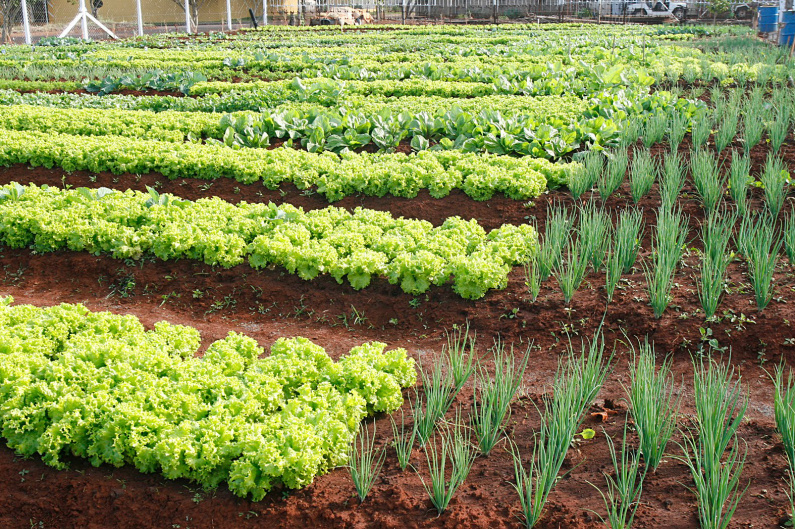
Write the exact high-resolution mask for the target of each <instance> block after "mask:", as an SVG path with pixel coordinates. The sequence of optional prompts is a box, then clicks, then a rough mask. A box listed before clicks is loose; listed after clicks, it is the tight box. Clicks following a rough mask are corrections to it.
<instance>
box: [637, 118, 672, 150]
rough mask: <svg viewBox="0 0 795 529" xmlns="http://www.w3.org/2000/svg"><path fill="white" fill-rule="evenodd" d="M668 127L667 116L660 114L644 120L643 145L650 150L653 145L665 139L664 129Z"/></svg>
mask: <svg viewBox="0 0 795 529" xmlns="http://www.w3.org/2000/svg"><path fill="white" fill-rule="evenodd" d="M667 125H668V114H667V113H665V112H661V113H659V114H655V115H652V116H650V117H649V118H648V119H646V124H645V125H644V127H643V145H645V146H646V148H647V149H648V148H650V147H651V146H652V145H654V144H655V143H660V142H661V141H662V140H663V138H665V129H666V126H667Z"/></svg>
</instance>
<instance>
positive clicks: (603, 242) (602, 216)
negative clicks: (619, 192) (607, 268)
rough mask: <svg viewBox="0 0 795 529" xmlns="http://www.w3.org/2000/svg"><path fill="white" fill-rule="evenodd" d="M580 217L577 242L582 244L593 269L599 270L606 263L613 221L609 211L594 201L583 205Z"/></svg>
mask: <svg viewBox="0 0 795 529" xmlns="http://www.w3.org/2000/svg"><path fill="white" fill-rule="evenodd" d="M579 217H580V223H579V225H578V226H577V234H578V238H577V244H578V245H581V246H582V248H583V252H584V253H585V256H586V258H587V259H588V261H589V262H590V263H591V266H593V269H594V270H595V271H599V270H600V269H601V268H602V265H603V264H604V260H605V254H606V253H607V246H608V244H609V241H610V235H611V233H610V232H611V228H612V227H613V223H612V222H611V220H610V215H609V214H608V212H607V211H605V209H604V208H602V207H597V206H596V204H595V203H594V202H589V203H588V205H586V206H581V207H580V208H579Z"/></svg>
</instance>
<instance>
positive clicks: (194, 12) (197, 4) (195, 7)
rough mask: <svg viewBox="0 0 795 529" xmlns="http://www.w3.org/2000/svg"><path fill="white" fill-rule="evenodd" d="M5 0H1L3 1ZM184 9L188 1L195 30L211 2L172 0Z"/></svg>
mask: <svg viewBox="0 0 795 529" xmlns="http://www.w3.org/2000/svg"><path fill="white" fill-rule="evenodd" d="M2 1H3V0H0V2H2ZM171 1H172V2H174V3H175V4H177V5H178V6H179V7H181V8H182V10H183V11H184V10H185V2H186V1H187V2H188V6H189V9H190V22H191V30H193V31H195V30H198V29H199V9H200V8H201V7H202V6H203V5H205V4H207V3H209V0H171Z"/></svg>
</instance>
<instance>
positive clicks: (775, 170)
mask: <svg viewBox="0 0 795 529" xmlns="http://www.w3.org/2000/svg"><path fill="white" fill-rule="evenodd" d="M759 179H760V181H761V182H762V185H763V186H764V188H765V205H766V206H767V209H768V211H769V212H770V214H771V215H772V216H773V218H774V219H775V218H777V217H778V214H779V213H780V212H781V208H783V207H784V197H786V195H787V188H788V187H789V184H788V183H787V180H788V179H789V173H788V172H787V169H786V166H785V165H784V162H782V161H781V158H779V157H777V156H773V154H772V153H771V154H770V155H769V156H768V157H767V161H766V162H765V170H764V171H762V174H761V175H760V177H759Z"/></svg>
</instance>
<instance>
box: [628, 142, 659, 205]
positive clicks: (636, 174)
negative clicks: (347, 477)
mask: <svg viewBox="0 0 795 529" xmlns="http://www.w3.org/2000/svg"><path fill="white" fill-rule="evenodd" d="M629 176H630V178H629V191H630V194H631V195H632V200H633V201H634V202H635V204H637V203H638V202H639V201H640V199H641V198H643V197H644V196H646V195H647V194H648V193H649V191H651V188H652V186H653V185H654V180H655V179H656V178H657V167H656V164H655V163H654V160H653V159H652V157H651V152H650V151H649V150H648V149H643V150H636V151H635V155H634V157H633V158H632V165H631V170H630V173H629Z"/></svg>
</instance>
